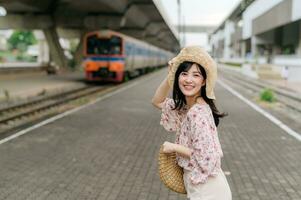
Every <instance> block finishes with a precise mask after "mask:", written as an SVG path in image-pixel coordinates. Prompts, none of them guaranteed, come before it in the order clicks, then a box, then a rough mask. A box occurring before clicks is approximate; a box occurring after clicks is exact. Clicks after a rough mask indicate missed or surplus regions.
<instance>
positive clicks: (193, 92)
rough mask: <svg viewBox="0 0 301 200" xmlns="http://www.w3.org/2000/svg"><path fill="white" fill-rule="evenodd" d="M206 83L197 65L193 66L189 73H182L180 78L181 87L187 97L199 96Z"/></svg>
mask: <svg viewBox="0 0 301 200" xmlns="http://www.w3.org/2000/svg"><path fill="white" fill-rule="evenodd" d="M204 83H205V81H204V78H203V76H202V74H201V72H200V71H199V69H198V67H197V65H196V64H194V65H192V66H191V68H190V69H189V70H188V71H186V72H185V71H184V72H182V73H181V74H180V76H179V87H180V90H181V91H182V93H183V94H184V95H185V96H186V97H195V96H199V95H200V90H201V87H202V86H203V85H204Z"/></svg>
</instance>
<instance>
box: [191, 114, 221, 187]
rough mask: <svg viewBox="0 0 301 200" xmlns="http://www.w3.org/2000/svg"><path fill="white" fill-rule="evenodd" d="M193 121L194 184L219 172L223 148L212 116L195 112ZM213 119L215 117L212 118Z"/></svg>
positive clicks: (192, 156)
mask: <svg viewBox="0 0 301 200" xmlns="http://www.w3.org/2000/svg"><path fill="white" fill-rule="evenodd" d="M189 117H190V118H191V119H190V122H191V144H192V154H191V156H190V161H189V166H191V167H192V174H191V177H190V179H191V182H192V184H199V183H205V182H206V181H207V179H208V177H209V176H214V175H216V174H217V170H218V169H219V168H220V162H221V156H222V152H221V148H220V145H219V141H218V135H217V131H216V127H215V125H213V124H212V122H211V121H210V118H209V117H210V116H203V115H200V114H193V115H192V116H189ZM212 120H213V119H212Z"/></svg>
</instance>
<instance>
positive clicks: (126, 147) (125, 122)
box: [0, 69, 301, 200]
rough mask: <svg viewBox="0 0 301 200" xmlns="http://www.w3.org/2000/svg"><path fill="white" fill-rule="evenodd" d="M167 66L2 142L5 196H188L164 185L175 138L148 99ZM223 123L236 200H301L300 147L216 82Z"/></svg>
mask: <svg viewBox="0 0 301 200" xmlns="http://www.w3.org/2000/svg"><path fill="white" fill-rule="evenodd" d="M166 74H167V71H166V69H162V70H159V71H157V72H155V73H152V74H148V75H146V76H143V77H141V78H139V79H136V80H133V81H130V82H128V83H126V84H125V86H124V87H123V88H121V89H119V90H117V91H114V92H113V93H111V94H107V95H106V96H105V97H103V98H101V99H100V100H99V101H97V102H96V103H94V104H92V105H89V106H86V107H83V108H82V109H80V110H78V111H77V112H73V113H71V114H69V115H67V116H65V117H63V118H60V119H59V120H56V121H53V122H51V123H48V124H46V125H44V126H41V127H39V128H36V129H34V130H32V131H30V132H28V133H26V134H24V135H22V136H20V137H17V138H15V139H13V140H10V141H8V142H5V143H2V144H0V166H1V168H0V200H4V199H5V200H6V199H16V200H18V199H20V200H21V199H22V200H24V199H31V200H32V199H45V200H61V199H70V200H76V199H78V200H83V199H89V200H90V199H99V200H120V199H128V200H167V199H168V200H182V199H183V200H184V199H186V197H185V195H179V194H176V193H174V192H171V191H169V190H168V189H167V188H165V186H164V185H163V184H162V183H161V182H160V179H159V176H158V171H157V154H158V151H159V147H160V145H161V144H162V143H163V142H164V141H165V140H168V141H173V140H174V135H173V134H170V133H167V132H166V131H165V130H164V129H163V127H161V126H160V125H159V120H160V111H159V110H157V109H155V108H154V107H153V106H152V105H151V103H150V101H151V98H152V96H153V94H154V92H155V89H156V87H157V86H158V85H159V84H160V81H162V80H163V79H164V77H165V76H166ZM216 96H217V102H218V107H219V109H220V110H221V111H222V112H227V113H228V114H229V116H227V117H226V118H224V119H222V120H221V124H220V126H219V127H218V131H219V137H220V140H221V144H222V148H223V152H224V158H223V160H222V168H223V170H224V171H225V173H226V175H227V179H228V181H229V184H230V187H231V190H232V193H233V200H251V199H252V200H275V199H277V200H299V199H301V187H300V186H301V145H300V141H299V140H297V139H295V138H294V137H292V136H290V135H288V134H287V133H286V132H285V131H284V130H283V129H281V128H279V127H278V126H277V125H275V124H274V123H272V122H271V121H270V120H268V119H267V118H266V117H264V116H263V115H261V114H259V113H258V112H257V111H255V110H254V109H253V108H251V107H250V106H249V105H247V104H246V103H244V102H243V101H241V100H240V99H239V98H237V97H236V96H234V95H232V94H231V93H230V92H228V90H226V89H225V88H224V87H222V86H221V84H217V87H216Z"/></svg>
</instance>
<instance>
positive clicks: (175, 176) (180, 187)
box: [158, 146, 186, 194]
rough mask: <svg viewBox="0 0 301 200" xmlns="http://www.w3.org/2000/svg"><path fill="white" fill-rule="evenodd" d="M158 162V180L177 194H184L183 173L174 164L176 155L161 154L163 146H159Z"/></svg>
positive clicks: (181, 169)
mask: <svg viewBox="0 0 301 200" xmlns="http://www.w3.org/2000/svg"><path fill="white" fill-rule="evenodd" d="M158 161H159V167H158V168H159V175H160V179H161V181H162V182H163V183H164V184H165V186H166V187H168V188H169V189H171V190H173V191H175V192H177V193H181V194H186V189H185V185H184V180H183V173H184V172H183V168H182V167H180V166H179V165H178V164H177V162H176V153H170V154H166V153H163V146H161V148H160V152H159V156H158Z"/></svg>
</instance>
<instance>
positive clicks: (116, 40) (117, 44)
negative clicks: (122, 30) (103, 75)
mask: <svg viewBox="0 0 301 200" xmlns="http://www.w3.org/2000/svg"><path fill="white" fill-rule="evenodd" d="M87 54H98V55H109V54H121V38H120V37H117V36H112V37H111V38H99V37H97V35H92V36H89V37H88V38H87Z"/></svg>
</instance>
